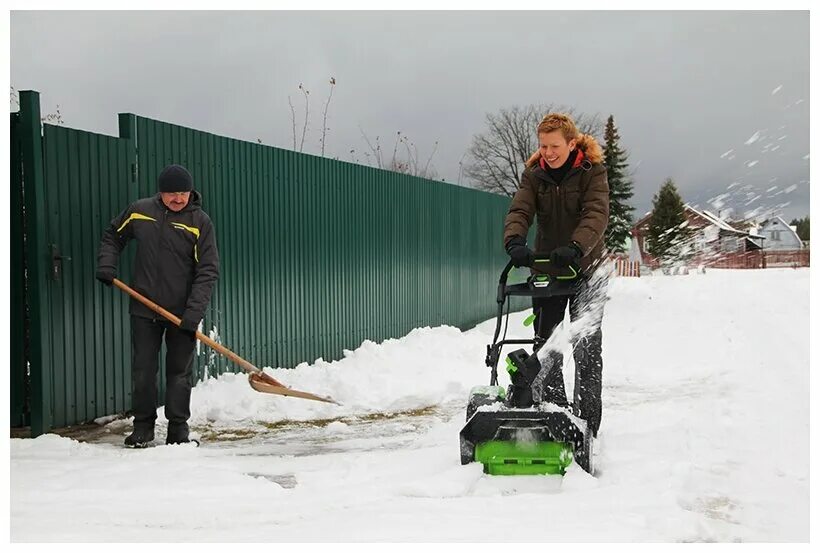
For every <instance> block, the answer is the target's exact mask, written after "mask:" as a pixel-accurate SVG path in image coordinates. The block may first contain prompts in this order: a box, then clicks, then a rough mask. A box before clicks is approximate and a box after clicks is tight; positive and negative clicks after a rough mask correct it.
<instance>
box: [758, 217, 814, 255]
mask: <svg viewBox="0 0 820 553" xmlns="http://www.w3.org/2000/svg"><path fill="white" fill-rule="evenodd" d="M757 234H759V235H760V236H762V237H763V249H764V250H766V251H778V250H801V249H803V241H802V240H800V237H799V236H798V235H797V231H796V230H795V228H794V227H792V226H790V225H788V224H787V223H786V221H784V220H783V219H781V218H780V217H773V218H771V219H766V220H765V221H763V223H762V224H761V225H760V227H759V228H758V229H757Z"/></svg>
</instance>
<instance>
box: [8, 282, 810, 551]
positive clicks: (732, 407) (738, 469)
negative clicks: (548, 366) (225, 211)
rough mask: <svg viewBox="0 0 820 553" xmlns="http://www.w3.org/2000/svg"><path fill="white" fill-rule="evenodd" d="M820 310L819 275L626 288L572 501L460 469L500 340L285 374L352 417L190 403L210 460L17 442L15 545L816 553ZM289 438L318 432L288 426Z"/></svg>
mask: <svg viewBox="0 0 820 553" xmlns="http://www.w3.org/2000/svg"><path fill="white" fill-rule="evenodd" d="M808 293H809V270H808V269H798V270H794V269H769V270H765V271H719V270H707V272H706V274H698V273H695V272H692V273H691V274H689V275H686V276H675V277H663V276H650V277H641V278H618V279H615V280H613V281H611V283H610V286H609V290H608V295H609V296H610V297H611V299H610V300H609V302H608V303H607V304H606V306H605V317H604V326H603V339H604V344H603V351H604V389H603V402H604V415H603V422H602V427H601V433H600V436H599V440H598V441H597V443H596V451H597V454H596V458H595V465H596V467H597V469H598V473H597V478H593V477H592V476H590V475H588V474H586V473H584V472H583V471H581V470H580V469H578V467H577V466H576V465H574V464H573V465H572V466H571V467H570V469H569V471H568V473H567V475H566V476H565V477H564V479H563V480H561V479H560V478H554V477H520V478H519V477H490V476H486V475H483V474H482V471H481V467H480V466H479V465H476V464H471V465H467V466H461V465H460V463H459V455H458V432H459V430H460V428H461V427H462V425H463V424H464V401H465V400H466V397H467V393H468V392H469V389H470V388H471V387H472V386H474V385H476V384H482V383H485V382H486V378H487V369H486V367H484V363H483V360H484V355H485V349H484V346H485V344H486V343H487V342H488V341H489V340H490V338H491V332H492V328H493V321H487V322H485V323H482V324H480V325H478V326H477V327H476V328H474V329H471V330H468V331H466V332H461V331H459V330H458V329H455V328H452V327H437V328H422V329H416V330H414V331H413V332H411V333H410V334H409V335H408V336H406V337H404V338H402V339H399V340H388V341H386V342H383V343H381V344H375V343H373V342H365V343H364V344H362V345H361V346H360V347H359V348H357V349H356V350H355V351H351V352H347V353H346V355H345V357H344V359H342V360H340V361H336V362H333V363H328V362H324V361H321V360H320V361H316V362H314V363H312V364H302V365H299V366H298V367H296V368H294V369H291V370H285V369H267V370H268V371H269V372H270V374H272V375H273V376H275V377H276V378H279V379H281V380H283V381H285V382H286V383H288V384H290V385H293V386H295V387H299V388H303V389H305V390H308V391H311V392H316V393H322V394H328V395H331V396H333V397H335V398H337V399H339V400H341V401H342V402H343V403H344V406H343V407H334V406H329V405H323V404H319V403H314V402H308V401H301V400H295V399H288V398H280V397H276V396H269V395H266V394H258V393H256V392H252V391H251V390H250V388H249V386H248V385H247V382H246V380H245V379H244V377H242V376H233V375H224V376H222V377H220V378H216V379H214V378H212V379H210V380H208V381H207V382H203V383H201V384H199V385H198V386H197V387H196V388H195V389H194V391H193V396H192V412H193V420H194V426H195V428H196V426H197V425H199V424H206V425H220V426H223V427H224V434H223V436H224V437H223V438H222V441H216V439H215V440H213V441H210V442H208V441H207V439H206V443H205V445H204V446H203V447H201V448H198V449H197V448H191V447H185V446H169V447H157V448H153V449H148V450H137V451H131V450H124V449H122V448H121V447H119V446H118V445H115V444H114V443H113V442H98V443H80V442H77V441H75V440H71V439H68V438H63V437H59V436H56V435H44V436H40V437H39V438H37V439H34V440H31V439H26V440H22V439H12V440H10V450H11V451H10V472H11V478H10V495H11V503H10V504H11V513H10V515H11V517H10V528H11V539H12V541H171V542H180V541H254V542H271V541H351V540H353V541H362V540H363V541H475V542H483V541H498V540H499V539H504V540H507V539H513V540H522V541H532V542H552V541H652V542H658V541H726V542H731V541H773V542H779V541H807V540H808V538H809V449H808V443H809V441H808V437H809V418H808V415H809V391H808V390H809V388H808V384H809V341H808V338H809V336H808V323H809V302H808V301H807V299H808ZM490 301H491V300H490ZM527 315H528V312H521V313H516V314H513V315H512V316H511V321H510V330H509V334H508V337H509V338H513V337H521V338H524V337H528V336H529V335H530V332H531V330H530V329H528V328H525V327H523V326H522V321H523V320H524V318H525V317H526V316H527ZM762 321H765V324H764V323H762ZM784 352H787V353H784ZM564 356H565V371H564V376H565V381H566V385H567V392H568V393H571V390H572V385H573V373H572V367H573V361H572V356H571V354H570V352H569V351H564ZM500 378H501V380H502V382H501V384H502V385H506V384H508V380H507V379H506V374H505V373H504V371H503V370H502V371H500ZM431 405H432V406H434V407H435V413H434V414H431V415H423V416H408V417H404V418H402V417H398V418H394V419H390V420H385V421H381V422H379V421H376V422H367V421H366V420H365V419H364V418H361V417H364V416H366V414H367V413H376V412H380V413H390V412H396V411H401V410H408V409H419V408H424V407H429V406H431ZM160 413H161V411H160ZM346 414H347V415H350V416H351V417H352V418H345V419H344V420H340V418H341V416H343V415H346ZM356 416H358V417H360V418H356ZM328 418H331V419H333V420H330V421H328V420H327V419H328ZM285 419H291V420H302V421H313V423H311V424H309V425H305V426H299V425H298V424H296V425H295V426H294V424H295V423H293V424H291V423H288V424H290V426H284V427H276V426H275V424H280V423H283V421H284V420H285ZM322 421H324V422H322ZM264 424H268V425H274V426H271V427H269V428H268V427H264ZM260 426H261V427H263V428H265V431H266V433H265V434H258V435H255V436H251V437H243V436H246V434H244V432H245V431H247V430H249V429H257V428H258V427H260ZM108 427H112V428H114V429H115V430H116V432H117V433H118V434H119V437H118V440H121V438H122V434H124V433H126V432H127V427H123V422H122V421H116V422H114V423H111V424H110V425H109V426H108ZM108 427H106V428H108ZM226 513H228V514H227V515H226ZM488 514H491V519H488V518H487V517H488ZM545 517H547V518H545ZM488 520H491V521H492V524H488V523H487V521H488ZM499 532H501V533H500V534H499ZM512 532H514V534H513V533H512Z"/></svg>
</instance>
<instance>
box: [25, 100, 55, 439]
mask: <svg viewBox="0 0 820 553" xmlns="http://www.w3.org/2000/svg"><path fill="white" fill-rule="evenodd" d="M20 147H21V149H22V151H23V190H24V194H25V200H24V201H25V209H26V243H27V247H26V258H27V263H26V266H27V268H28V290H29V302H30V303H29V305H30V313H31V329H30V333H31V334H30V336H31V356H30V360H29V362H30V363H31V368H30V371H31V372H30V374H31V379H30V382H31V403H30V405H31V436H32V437H36V436H39V435H40V434H43V433H45V432H48V431H49V430H51V421H52V398H51V393H52V391H51V384H52V374H51V340H50V333H49V326H50V317H49V313H50V309H49V300H48V286H49V283H48V279H47V275H48V271H49V263H50V261H51V259H50V252H49V251H48V245H47V243H46V242H47V236H46V233H47V227H46V207H45V175H44V170H43V134H42V123H41V120H40V94H39V93H38V92H35V91H32V90H24V91H21V92H20ZM21 322H22V321H21Z"/></svg>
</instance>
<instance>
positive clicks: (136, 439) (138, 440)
mask: <svg viewBox="0 0 820 553" xmlns="http://www.w3.org/2000/svg"><path fill="white" fill-rule="evenodd" d="M153 441H154V429H153V428H134V431H133V432H131V434H130V435H129V436H127V437H126V438H125V445H127V446H128V447H146V446H148V445H149V444H150V443H151V442H153Z"/></svg>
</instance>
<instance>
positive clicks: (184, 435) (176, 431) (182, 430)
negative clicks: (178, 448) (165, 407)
mask: <svg viewBox="0 0 820 553" xmlns="http://www.w3.org/2000/svg"><path fill="white" fill-rule="evenodd" d="M190 441H191V439H190V438H189V437H188V425H187V424H186V423H182V424H169V425H168V435H167V436H166V438H165V443H166V444H187V443H188V442H190Z"/></svg>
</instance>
